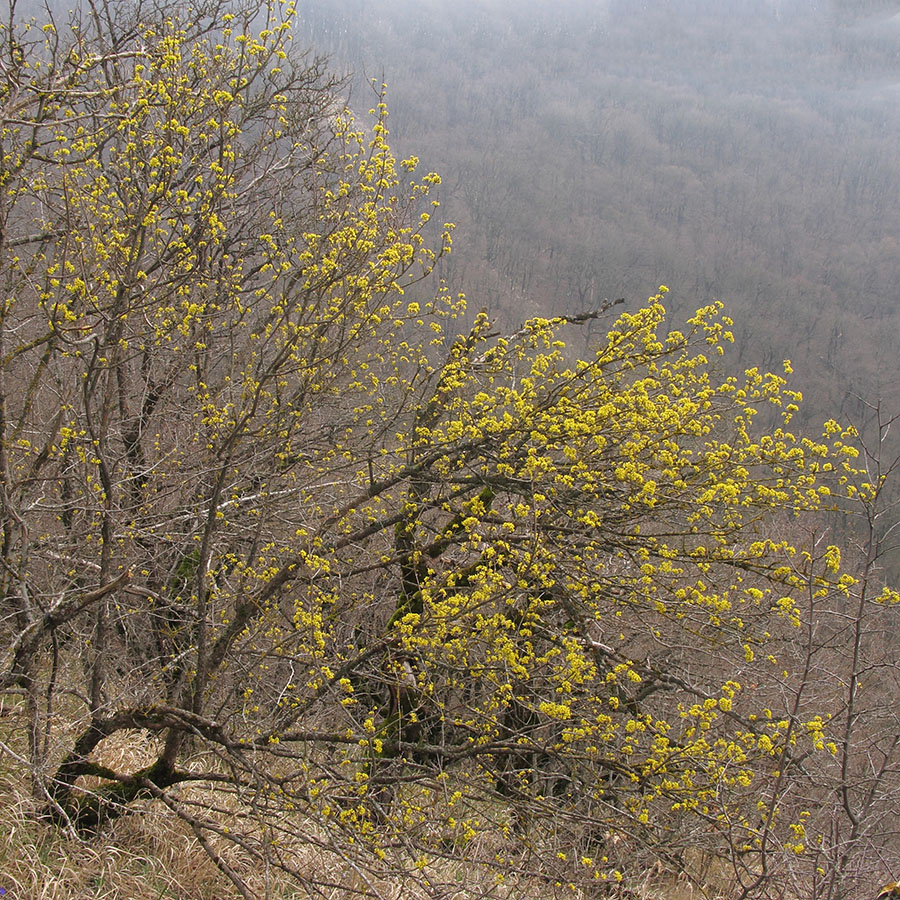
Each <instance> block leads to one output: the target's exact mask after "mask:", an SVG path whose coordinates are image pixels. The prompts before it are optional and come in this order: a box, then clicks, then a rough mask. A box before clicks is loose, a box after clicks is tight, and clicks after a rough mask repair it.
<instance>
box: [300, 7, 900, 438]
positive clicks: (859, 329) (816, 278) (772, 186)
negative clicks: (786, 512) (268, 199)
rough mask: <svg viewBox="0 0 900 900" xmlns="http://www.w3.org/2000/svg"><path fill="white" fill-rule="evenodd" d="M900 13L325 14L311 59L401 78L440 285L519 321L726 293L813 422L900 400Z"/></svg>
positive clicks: (502, 10) (391, 83)
mask: <svg viewBox="0 0 900 900" xmlns="http://www.w3.org/2000/svg"><path fill="white" fill-rule="evenodd" d="M896 12H897V5H896V4H890V3H867V4H861V3H852V4H849V3H845V4H832V5H828V6H827V7H826V6H823V5H822V4H817V3H813V2H798V3H778V2H762V0H760V2H746V3H745V2H741V3H719V2H708V0H682V2H678V3H674V4H672V3H663V2H651V0H648V2H641V3H633V2H608V3H595V2H575V0H573V2H568V3H564V4H561V5H559V4H552V5H550V4H545V3H539V2H531V3H518V4H515V5H514V6H512V5H510V4H504V3H499V2H488V3H477V4H462V5H461V4H450V3H445V2H440V0H432V2H424V3H390V4H379V3H375V2H371V0H337V2H327V3H326V2H322V0H312V2H310V3H307V4H305V5H304V10H303V22H302V26H303V27H304V28H305V34H306V36H307V37H308V40H310V41H311V42H312V43H313V44H315V45H316V46H317V47H318V48H320V49H323V50H329V51H330V52H331V53H332V54H333V61H334V62H335V64H337V65H338V66H342V67H344V68H345V69H347V70H350V71H352V72H354V73H355V82H356V94H355V97H354V102H355V104H356V105H358V106H359V107H360V108H365V107H367V106H368V105H370V102H369V101H370V98H369V97H368V96H367V89H366V86H365V80H366V78H367V77H375V78H377V79H378V80H379V81H380V80H381V77H382V75H383V77H384V79H385V80H386V82H387V84H388V90H389V97H390V106H391V120H390V128H391V133H392V139H393V140H394V141H395V143H396V144H397V145H398V146H399V147H401V148H402V149H403V150H404V151H406V150H413V149H414V152H415V153H416V154H417V155H419V156H421V157H422V159H423V160H424V161H425V162H427V164H428V165H429V166H430V167H432V168H435V169H437V170H438V171H440V172H441V174H442V175H443V177H444V182H445V186H446V187H445V190H444V209H443V217H444V218H446V219H447V220H450V221H453V222H455V223H456V225H457V227H458V234H459V235H460V236H461V237H462V240H460V241H459V242H458V243H459V249H458V251H457V252H456V253H455V254H454V255H453V256H452V257H451V258H450V259H449V260H448V262H447V263H446V264H445V267H444V269H443V272H444V274H445V275H446V276H447V277H448V278H449V279H450V280H452V281H454V282H457V283H464V284H465V285H466V289H467V292H468V293H469V295H470V297H471V301H472V303H471V305H472V306H473V308H475V309H478V308H481V307H482V306H484V307H486V308H487V309H488V310H489V311H491V312H492V313H500V314H501V316H502V317H503V318H505V319H506V320H507V321H515V320H516V319H517V318H521V316H522V314H523V311H527V312H534V311H542V312H549V311H556V312H563V311H566V312H572V311H575V310H580V309H582V308H590V307H591V305H592V304H596V303H597V302H598V301H599V299H600V298H602V297H604V296H608V297H618V296H625V297H626V298H627V299H628V301H629V303H631V304H632V305H636V304H637V303H639V302H641V301H643V299H644V298H645V297H646V295H647V294H648V292H652V290H653V289H654V288H655V286H656V285H657V284H659V283H660V282H662V281H665V283H667V284H669V285H671V286H672V288H673V291H672V295H671V296H672V298H673V299H672V304H673V306H674V311H675V312H676V313H677V314H681V313H682V312H686V311H688V310H689V309H690V308H692V306H693V304H694V303H695V302H696V301H700V300H702V301H707V300H709V299H712V298H717V299H722V300H723V301H724V302H725V303H726V306H727V308H728V309H729V311H731V312H733V314H734V315H735V317H736V319H737V333H738V336H739V337H740V338H741V339H742V348H743V353H744V354H745V356H744V357H743V358H742V361H745V362H747V363H748V364H749V363H750V362H751V361H753V362H758V361H762V362H763V363H765V364H767V365H775V364H776V363H780V360H781V359H782V358H784V357H790V358H791V359H792V360H793V361H794V363H795V370H796V372H797V378H798V382H799V384H800V385H801V386H802V388H803V390H804V394H805V395H806V397H807V400H808V401H809V402H808V403H807V407H806V415H807V416H808V418H809V421H813V422H814V421H818V420H821V419H822V418H824V417H825V416H826V413H828V414H830V412H832V411H840V412H843V413H844V414H847V415H852V416H853V417H854V418H857V419H861V418H862V417H863V415H864V414H863V411H862V407H861V406H860V404H859V403H858V401H857V400H856V399H855V398H854V396H853V395H855V394H859V395H862V396H864V397H866V398H868V399H870V400H874V399H876V398H886V399H887V400H888V401H889V402H896V400H897V390H898V381H897V378H896V375H895V372H894V369H893V366H892V365H891V361H892V360H893V359H895V358H896V355H897V351H898V335H900V327H898V326H900V321H898V304H897V289H896V257H897V240H898V235H900V208H898V205H897V203H896V197H897V196H898V194H900V156H898V154H897V152H896V143H895V141H896V135H897V130H898V127H900V119H898V114H897V111H896V98H897V88H896V87H895V83H896V82H900V68H898V66H897V48H898V43H900V19H898V18H897V17H896V15H895V13H896Z"/></svg>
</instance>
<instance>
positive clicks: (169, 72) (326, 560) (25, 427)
mask: <svg viewBox="0 0 900 900" xmlns="http://www.w3.org/2000/svg"><path fill="white" fill-rule="evenodd" d="M293 15H294V11H293V7H292V5H290V4H282V3H274V2H273V3H271V4H269V5H267V6H264V7H263V8H262V10H259V9H258V7H257V5H256V4H253V5H252V6H251V5H249V4H248V6H247V7H246V8H242V7H227V6H225V5H224V4H220V3H219V2H217V0H216V2H210V3H207V4H205V5H201V6H200V7H191V8H187V7H185V8H183V9H181V8H176V9H171V10H168V9H167V8H165V7H161V8H157V7H156V6H155V5H149V4H147V5H142V4H138V5H136V6H134V7H130V8H128V9H127V11H123V10H120V9H119V7H111V6H110V7H107V6H105V5H104V6H93V5H92V6H91V8H90V11H89V12H88V13H87V14H86V15H85V16H84V17H83V18H81V19H79V18H75V19H73V20H72V22H71V23H69V24H68V25H66V26H63V25H62V24H61V23H59V22H54V21H52V20H50V21H46V22H45V23H44V24H43V25H37V24H34V23H31V24H28V23H20V22H18V21H17V20H16V18H15V9H14V7H11V8H10V15H9V18H8V20H7V22H6V23H5V25H4V26H3V30H2V41H0V75H2V80H0V116H2V123H0V141H2V148H0V151H2V171H0V185H2V188H3V191H2V195H0V204H2V205H0V284H2V309H0V502H2V510H3V521H2V537H0V561H2V569H0V591H2V593H0V603H2V628H3V632H4V635H5V638H6V641H5V647H6V650H5V652H4V654H3V657H2V670H0V687H2V690H3V691H4V692H6V693H7V694H8V695H9V696H10V697H13V698H19V704H18V705H17V706H16V707H15V712H16V716H15V720H16V722H17V723H20V724H21V726H22V727H21V729H20V730H19V731H18V732H15V733H13V734H12V736H9V737H4V741H3V743H2V744H0V747H2V750H3V752H4V753H5V754H7V755H8V757H9V759H10V760H11V761H13V762H14V763H15V764H16V765H17V766H18V767H19V771H21V772H22V773H23V774H24V773H25V772H26V771H29V772H30V773H31V776H32V779H33V793H34V800H35V808H36V810H38V811H40V812H42V813H43V814H45V815H46V816H48V817H49V818H50V819H52V821H53V822H55V823H56V824H57V825H58V826H59V827H62V828H65V829H68V830H69V831H70V832H71V833H73V834H78V835H82V836H83V835H85V834H89V833H91V832H92V831H94V830H96V829H97V828H101V827H104V825H105V824H106V823H108V822H109V821H111V820H112V819H114V818H116V817H118V816H121V815H123V814H129V813H134V814H137V813H138V812H139V810H140V809H141V808H142V805H141V803H139V802H138V801H144V802H152V803H154V804H155V805H156V806H157V807H160V808H164V809H166V810H167V811H168V812H169V813H170V814H171V816H172V817H174V818H176V819H178V820H180V821H181V822H183V823H185V824H186V826H187V827H189V828H190V829H191V831H192V832H193V834H194V835H195V836H196V839H197V841H198V842H199V844H200V846H202V848H203V850H204V851H205V852H206V853H208V854H209V856H210V857H211V858H212V859H213V860H214V861H215V863H216V864H217V865H218V866H219V868H220V869H221V870H222V872H224V873H225V874H226V875H227V876H228V878H230V879H231V881H232V882H233V884H234V886H235V889H236V890H237V891H238V892H239V893H240V894H242V895H243V896H245V897H251V896H261V895H266V896H271V894H272V890H273V888H272V887H271V885H270V884H269V882H268V881H267V879H268V878H269V873H271V872H273V871H274V872H276V873H278V875H279V877H281V876H283V877H285V878H290V879H293V880H294V881H295V882H296V883H297V884H299V885H300V886H301V887H302V888H304V889H305V890H306V891H307V892H309V893H310V894H312V893H316V892H322V891H325V890H329V891H331V890H335V889H337V888H345V889H347V890H353V891H355V892H360V893H362V894H366V895H371V896H381V893H380V891H381V887H380V885H382V884H383V883H384V881H385V880H386V879H392V880H393V882H394V883H396V884H399V885H401V886H407V887H416V889H417V890H418V891H419V892H420V894H422V895H426V896H433V897H438V896H446V893H442V892H446V891H447V890H449V889H450V887H454V888H455V887H456V886H457V885H458V882H459V881H460V879H462V878H465V879H468V880H471V879H477V880H478V883H479V885H480V886H479V887H478V888H477V889H475V888H473V893H475V892H478V891H480V892H481V893H482V894H483V895H489V894H491V892H492V891H494V890H495V887H494V886H496V885H499V884H501V883H503V882H504V881H506V882H518V883H519V885H520V887H522V889H525V887H526V886H527V885H528V884H532V883H533V884H534V885H537V886H538V888H539V889H540V890H541V891H542V892H543V896H548V895H554V894H557V893H559V894H561V895H569V894H571V893H572V891H576V892H577V891H588V890H591V891H593V890H596V889H597V888H596V886H597V885H598V884H599V885H603V884H606V885H609V891H612V890H614V889H615V886H617V885H618V884H619V883H620V882H623V881H624V882H627V883H629V884H632V885H635V884H638V883H639V881H640V879H642V878H644V877H645V876H646V874H647V872H650V871H653V868H652V867H653V866H657V867H660V868H666V869H670V870H674V871H680V872H686V873H688V875H691V873H696V872H697V867H696V863H697V859H698V855H701V856H703V858H704V859H706V860H707V861H710V860H711V861H722V860H725V861H728V862H729V863H730V864H731V865H732V871H731V877H733V878H734V879H736V881H737V882H738V883H739V884H741V885H743V886H744V887H745V889H746V890H748V891H749V890H751V889H752V890H753V891H756V892H757V893H764V892H765V890H766V889H767V887H768V885H769V884H771V883H773V879H774V878H775V877H776V876H778V877H781V876H783V874H784V873H785V871H788V870H789V867H790V865H791V861H792V860H794V859H795V858H796V857H797V855H798V854H802V853H803V852H804V848H803V840H802V838H801V837H798V834H799V832H798V829H800V828H801V827H802V825H803V821H804V818H803V817H804V815H805V813H806V810H805V809H804V808H803V807H802V806H801V807H796V808H795V807H789V806H788V805H787V804H786V803H782V800H783V799H784V798H785V797H786V795H787V792H788V788H789V787H790V785H793V784H794V782H793V781H790V782H789V781H788V779H789V777H790V776H791V775H792V773H793V772H794V771H795V769H796V767H797V766H798V765H800V762H799V761H802V763H803V764H804V765H808V766H812V765H814V763H813V762H811V761H810V760H811V755H813V756H814V755H815V754H827V753H828V750H827V748H825V746H824V741H823V739H822V738H821V737H820V732H824V730H825V726H824V725H823V726H822V727H821V728H819V727H818V726H817V727H816V728H814V729H811V728H810V727H809V724H808V721H807V720H806V719H804V718H803V716H805V715H806V712H805V709H804V708H801V706H799V705H797V704H795V705H793V706H792V705H791V704H790V703H788V705H787V706H784V703H785V702H786V701H785V700H784V697H785V696H788V699H790V696H789V695H788V694H787V693H786V692H784V691H783V690H782V687H783V685H784V683H785V682H784V677H783V676H782V674H781V668H780V664H779V666H773V663H772V661H773V660H776V657H775V655H774V654H775V653H776V652H777V651H778V648H779V647H782V646H784V645H788V644H789V643H790V640H791V635H793V634H794V633H795V631H796V628H797V624H798V623H799V622H801V621H802V615H801V612H800V603H801V601H802V599H803V598H804V597H806V596H808V592H809V591H810V590H813V589H818V586H820V585H825V586H827V587H829V589H834V590H838V591H840V590H841V589H842V586H843V585H844V584H845V581H844V579H845V578H846V577H847V576H845V575H843V574H842V573H841V571H840V569H839V566H838V565H837V564H836V563H835V555H834V553H832V552H829V553H826V554H824V555H821V556H811V557H810V558H809V561H808V563H804V564H803V565H800V564H799V563H798V560H800V559H804V560H805V559H806V557H804V556H803V555H802V552H801V551H800V550H798V549H795V547H794V546H793V544H792V543H791V541H790V540H789V536H790V534H792V533H795V532H796V526H794V525H792V524H791V522H792V521H793V518H794V517H795V516H797V515H800V514H801V513H805V512H810V511H812V512H815V511H816V510H818V509H819V508H820V505H821V504H822V502H823V498H826V502H830V501H829V500H827V498H828V496H829V492H828V488H827V487H826V486H824V485H822V484H820V483H819V481H818V476H819V473H820V472H821V471H824V470H827V469H829V468H831V467H839V466H840V464H841V463H840V461H841V460H842V459H843V460H846V459H847V457H846V455H845V454H846V452H847V451H846V448H845V447H844V446H843V441H844V440H845V438H846V436H843V437H842V436H840V435H838V434H837V433H835V434H834V435H832V436H831V438H832V441H833V442H835V444H836V446H835V447H832V446H831V445H830V444H829V445H826V444H822V443H817V442H812V441H809V440H801V439H799V438H796V437H795V436H794V435H793V434H792V433H791V432H789V431H788V430H787V426H786V424H784V423H782V425H781V426H780V427H777V428H774V430H771V431H765V430H764V429H760V428H757V427H755V425H754V417H755V415H756V412H757V409H758V408H760V407H766V408H773V409H775V410H776V412H777V413H778V414H780V415H782V416H783V417H784V420H785V422H787V421H788V420H789V419H790V417H791V415H792V414H793V412H794V411H795V410H796V404H795V402H794V401H795V399H796V397H795V395H794V394H792V392H791V391H789V390H787V389H786V387H785V383H784V381H783V379H782V378H780V377H778V376H775V375H772V374H763V373H760V372H758V371H757V370H754V369H751V370H748V371H747V373H746V375H745V377H743V378H734V377H716V376H714V374H713V371H714V368H713V367H711V366H710V365H709V363H708V360H707V356H708V355H709V354H713V355H717V354H719V353H721V352H723V347H724V345H725V344H727V343H728V342H729V341H730V340H731V335H730V332H729V331H728V328H729V325H730V322H729V320H728V319H727V318H725V317H723V316H722V315H721V311H720V308H719V307H718V306H717V305H713V306H708V307H704V308H702V309H701V310H699V311H698V312H697V313H696V315H694V316H693V317H692V318H691V319H690V320H689V322H688V325H687V328H686V330H685V331H684V332H678V331H668V332H666V326H665V311H664V306H663V301H664V295H665V292H666V289H665V288H660V293H659V294H658V295H657V296H654V297H652V298H651V299H650V301H649V302H648V304H647V305H646V306H644V307H642V308H641V309H638V310H637V311H636V312H632V313H625V314H623V315H622V316H621V317H620V318H619V319H618V321H616V322H615V323H614V324H613V325H612V326H611V328H610V330H609V332H608V333H607V334H606V336H605V338H603V339H602V340H600V341H599V346H598V347H597V348H596V352H594V353H593V354H591V355H590V356H589V357H588V358H587V359H586V360H585V361H582V362H578V363H575V364H572V365H567V364H566V363H565V358H564V348H563V346H562V343H561V341H560V339H559V335H558V332H561V330H562V329H563V328H564V327H565V326H567V325H572V324H577V323H578V322H580V321H585V320H587V319H591V320H593V319H595V318H597V317H599V316H601V315H603V314H605V313H606V312H607V311H608V310H607V308H605V307H601V308H600V309H599V310H597V311H595V312H593V313H591V314H589V315H587V316H574V317H572V318H571V319H570V320H566V319H553V320H548V319H532V320H530V321H528V322H527V323H526V324H525V325H524V326H523V327H522V328H521V329H520V330H519V331H517V332H515V333H514V334H511V335H505V336H504V335H501V334H498V333H496V332H495V331H493V330H492V325H491V323H490V322H489V320H488V317H487V316H484V315H480V316H477V317H476V318H475V320H474V325H473V326H472V327H471V329H470V330H464V331H463V333H461V334H459V335H456V334H455V331H456V330H457V329H456V327H455V325H454V321H455V317H456V315H457V313H458V311H459V309H460V308H461V300H460V299H459V298H454V297H452V296H451V295H450V294H449V293H448V292H447V291H446V289H444V288H442V287H440V286H431V287H429V286H428V284H427V283H425V284H423V283H422V279H423V278H424V277H425V276H427V275H428V274H429V272H430V271H431V270H432V267H433V265H434V263H435V260H436V259H437V258H438V257H439V256H440V255H441V254H442V253H445V252H446V251H447V250H448V249H449V244H450V237H449V227H447V228H445V229H444V232H443V237H442V238H440V239H439V241H438V245H437V246H435V247H430V246H429V245H428V242H427V241H426V240H425V238H424V237H423V229H425V227H426V224H427V222H428V219H429V216H430V215H431V214H432V213H433V205H435V204H436V201H433V200H428V199H426V198H427V195H428V194H429V192H430V190H431V189H432V188H433V187H434V186H435V185H436V184H437V183H438V181H439V179H438V177H437V176H436V175H434V174H427V175H424V176H421V177H420V176H417V175H416V174H415V173H416V168H417V161H416V160H415V159H408V160H405V161H403V162H399V163H398V162H397V161H396V160H395V158H394V157H393V156H392V154H391V151H390V149H389V147H388V145H387V142H386V135H387V130H386V115H387V113H386V109H385V106H384V102H383V98H382V97H381V96H380V95H379V96H378V97H377V99H376V105H375V108H374V109H373V111H372V113H371V120H370V124H369V126H368V127H364V126H362V125H360V124H358V123H356V122H354V121H353V120H352V119H351V118H350V116H349V114H348V112H347V111H346V110H345V109H344V108H343V107H342V105H341V103H340V102H339V100H338V98H337V95H336V93H335V90H336V85H335V84H334V82H333V81H331V80H330V79H329V78H328V77H327V76H326V75H325V73H324V70H323V68H322V65H321V64H320V63H319V62H317V61H315V60H310V59H307V58H303V57H298V56H297V55H296V54H295V53H294V52H293V51H291V48H290V45H289V35H290V21H291V18H292V17H293ZM776 417H777V416H776ZM833 456H834V459H833ZM848 477H849V476H848ZM783 519H784V521H782V520H783ZM776 661H777V660H776ZM816 721H817V722H818V720H816ZM4 734H6V732H4ZM138 734H139V735H140V736H141V738H142V742H141V743H142V745H149V746H151V747H152V748H153V752H152V754H151V755H150V756H149V758H145V759H141V760H138V759H137V758H136V755H131V756H129V755H127V754H126V755H125V757H124V758H123V756H122V754H121V753H118V754H116V753H113V752H112V751H111V749H110V748H112V747H115V746H121V744H122V743H123V742H127V741H128V740H129V739H133V738H135V737H136V736H137V735H138ZM820 745H822V747H823V749H817V748H818V747H819V746H820ZM761 797H768V798H771V799H770V801H769V802H768V803H767V804H766V805H763V806H760V803H761V802H762V801H761V800H760V798H761ZM782 808H784V809H785V810H788V812H782ZM311 849H314V850H315V852H316V853H317V857H318V861H317V862H316V863H312V862H310V860H309V858H308V854H309V852H310V850H311ZM717 864H718V862H717ZM462 873H465V874H464V875H463V874H462ZM701 874H702V873H701Z"/></svg>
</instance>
